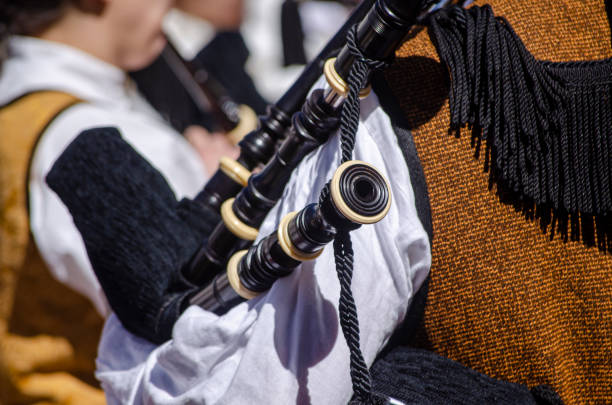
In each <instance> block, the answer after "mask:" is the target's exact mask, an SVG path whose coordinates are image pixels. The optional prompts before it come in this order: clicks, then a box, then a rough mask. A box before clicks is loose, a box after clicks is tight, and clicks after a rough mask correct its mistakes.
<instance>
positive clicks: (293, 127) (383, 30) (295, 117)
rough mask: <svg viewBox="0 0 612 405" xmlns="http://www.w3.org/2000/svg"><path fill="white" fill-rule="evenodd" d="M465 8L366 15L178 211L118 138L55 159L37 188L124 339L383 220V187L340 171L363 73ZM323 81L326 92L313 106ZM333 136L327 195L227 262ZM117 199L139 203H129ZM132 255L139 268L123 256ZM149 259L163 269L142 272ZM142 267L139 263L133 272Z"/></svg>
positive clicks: (215, 306) (368, 175)
mask: <svg viewBox="0 0 612 405" xmlns="http://www.w3.org/2000/svg"><path fill="white" fill-rule="evenodd" d="M461 3H463V2H457V1H449V0H441V1H437V2H431V1H430V2H425V3H423V2H416V1H415V2H405V1H399V0H378V1H376V2H374V1H372V0H366V1H364V2H362V3H361V4H360V5H359V6H358V7H356V8H355V10H354V11H353V13H352V15H351V16H350V17H349V18H348V20H347V21H346V22H345V24H344V25H343V26H342V27H341V28H340V29H339V31H338V33H337V34H336V35H334V37H333V38H332V39H331V40H330V41H329V43H328V44H327V45H326V46H325V47H324V48H323V50H322V51H321V52H320V53H319V55H318V56H317V57H316V58H315V59H314V60H313V61H312V62H310V63H309V64H308V65H307V66H306V67H305V69H304V70H303V72H302V74H301V75H300V76H299V77H298V79H297V80H296V82H295V83H294V84H293V85H292V86H291V88H290V89H289V90H288V91H287V92H286V93H285V94H284V95H283V96H282V97H281V98H280V100H279V101H278V102H277V103H276V104H274V105H273V106H271V107H270V108H269V109H268V112H267V114H266V115H264V116H263V117H261V118H260V126H259V128H258V129H256V130H255V131H252V132H251V133H249V134H248V135H246V136H245V137H244V139H242V141H240V143H239V147H240V156H239V157H238V159H237V160H236V161H233V160H231V159H222V161H221V162H220V167H219V169H218V170H217V172H216V173H215V174H214V175H213V176H212V177H211V179H210V180H209V181H208V183H207V184H206V185H205V187H204V188H203V189H202V191H201V192H199V193H198V194H197V195H196V196H195V198H194V199H193V200H183V201H181V202H179V203H177V202H176V201H175V199H173V198H172V197H171V191H169V190H168V188H167V184H165V181H164V180H163V178H160V177H159V176H158V174H156V173H154V172H155V170H154V169H153V168H151V167H148V166H149V165H148V163H147V162H146V161H144V160H143V159H141V158H139V157H138V156H136V153H135V152H134V151H133V150H131V148H130V147H129V145H127V144H126V143H125V142H123V141H122V140H121V139H120V137H119V136H118V133H117V131H116V130H113V129H109V128H107V129H94V130H90V131H86V132H85V133H83V134H81V135H80V136H79V137H78V138H77V139H76V140H75V141H74V142H73V143H72V144H71V145H70V146H69V147H68V148H67V149H66V151H65V152H64V153H63V154H62V156H61V157H60V158H59V159H58V161H57V162H56V164H55V165H54V167H53V169H52V170H51V172H50V173H49V175H48V177H47V182H48V183H49V185H50V186H51V187H52V188H53V189H54V191H55V192H56V193H57V194H58V195H59V196H60V198H61V199H62V200H63V201H64V203H65V204H66V205H67V206H68V208H69V210H70V211H71V214H72V215H73V218H74V220H75V224H76V225H77V228H78V229H79V231H80V232H81V234H82V235H83V236H84V239H85V243H86V247H87V249H88V254H89V256H90V259H91V260H92V264H93V267H94V270H95V271H96V274H97V276H98V278H99V280H100V282H101V285H102V287H103V289H104V291H105V293H106V295H107V298H108V299H109V303H110V305H111V307H112V308H113V310H114V311H115V312H116V313H117V316H118V317H119V319H121V320H122V322H123V323H124V326H125V327H126V328H127V329H128V330H130V331H132V332H133V333H136V334H137V335H139V336H143V337H145V338H147V339H149V340H152V341H155V342H161V341H164V340H166V339H167V338H168V337H169V336H170V330H171V326H172V325H173V324H174V321H175V320H176V318H177V317H178V316H179V315H180V313H181V312H182V311H183V310H184V309H185V308H186V307H187V306H188V305H189V304H197V305H201V306H203V308H205V309H209V310H215V311H216V312H219V313H220V312H223V311H226V310H227V309H229V308H230V307H231V305H230V304H231V303H235V301H236V300H242V299H248V298H251V297H253V296H254V295H256V294H258V293H261V292H263V291H265V290H266V289H267V288H269V286H270V285H271V284H272V283H273V282H274V280H276V279H277V278H279V277H282V276H284V275H287V274H289V273H290V272H291V270H292V269H293V268H295V267H296V266H297V265H298V264H299V262H301V261H304V260H310V259H313V258H315V257H316V255H317V252H319V251H320V249H321V248H322V246H324V245H325V244H327V243H329V242H330V241H331V240H333V239H334V237H335V235H336V234H337V233H342V234H344V231H345V230H350V229H355V228H356V227H358V226H359V225H360V224H367V223H373V222H376V221H378V220H380V219H381V218H382V217H383V216H384V214H385V212H386V211H387V210H388V209H389V204H390V192H389V189H388V185H387V183H386V180H384V178H382V176H381V175H380V174H379V173H378V172H377V171H376V169H375V168H373V167H371V166H368V165H367V164H364V163H361V162H352V163H348V162H349V161H350V158H351V154H352V147H353V145H354V135H355V131H356V127H357V119H358V116H359V97H364V96H367V94H368V93H369V91H370V89H369V86H368V82H369V80H370V76H371V73H372V71H373V70H374V69H376V68H381V67H383V66H385V65H386V64H387V63H389V62H390V61H391V59H392V58H393V55H394V52H395V50H396V49H397V47H398V46H399V45H400V44H401V43H402V41H403V39H404V37H405V36H406V35H407V33H408V31H409V30H410V29H411V28H412V27H414V26H415V25H416V24H418V23H419V22H421V21H422V20H423V19H424V18H426V17H427V16H428V15H429V14H430V13H432V12H433V11H436V10H438V9H440V8H443V7H446V6H450V5H455V4H461ZM347 38H348V39H347ZM339 48H340V50H339V51H338V49H339ZM332 54H337V56H336V57H333V58H332V57H330V56H331V55H332ZM321 71H323V73H324V76H325V79H326V85H325V87H324V88H323V89H316V90H314V91H312V92H311V93H309V92H310V88H311V87H312V85H313V84H314V82H315V81H316V80H317V79H318V78H319V76H320V74H321ZM300 107H301V109H300ZM338 127H340V132H341V133H342V138H343V145H342V148H343V158H342V163H343V165H342V166H341V167H340V168H339V169H338V172H337V174H336V176H334V179H332V181H331V183H330V186H329V187H328V188H329V189H330V190H331V191H330V190H328V191H327V192H328V193H329V195H328V196H327V197H326V198H321V201H320V202H319V204H318V205H315V206H309V207H306V208H304V209H303V210H302V211H300V212H299V213H298V214H297V215H295V216H291V217H290V218H286V220H284V221H283V223H282V224H281V226H280V227H279V229H278V232H277V233H276V234H275V235H271V236H269V237H266V238H264V239H262V241H260V243H258V244H257V245H255V246H251V248H250V249H249V250H248V253H246V254H245V253H244V252H240V253H238V254H237V255H234V256H232V255H233V254H234V253H235V252H237V251H239V250H242V249H245V248H248V246H249V245H251V243H252V242H253V241H254V240H255V239H256V237H257V235H258V229H257V228H258V227H259V225H260V224H261V223H262V221H263V219H264V218H265V216H266V214H267V213H268V211H269V210H270V209H271V208H272V207H273V206H274V205H275V204H276V202H277V201H278V200H279V198H280V197H281V195H282V193H283V190H284V187H285V185H286V184H287V181H288V180H289V178H290V176H291V173H292V171H293V169H294V168H295V167H296V166H297V165H298V164H299V162H300V161H301V160H302V159H303V158H304V157H305V156H306V155H308V154H309V153H310V152H312V151H313V150H314V149H316V148H317V147H319V146H321V145H322V144H324V143H325V142H326V141H327V139H328V138H329V137H330V135H331V134H332V133H334V132H336V131H337V130H338ZM100 134H106V135H109V136H106V137H103V136H99V135H100ZM351 137H352V138H351ZM264 163H265V165H264V166H263V167H262V168H261V169H260V170H259V171H258V172H257V173H255V174H252V170H253V169H254V168H256V167H258V166H261V165H262V164H264ZM77 173H78V175H77ZM143 179H147V180H146V181H144V180H143ZM99 196H104V197H103V198H102V199H100V197H99ZM126 196H132V197H133V196H139V198H138V199H137V200H135V199H132V200H129V202H128V200H127V199H126ZM94 213H95V214H94ZM219 214H220V217H221V220H219ZM152 216H153V217H155V220H153V219H152ZM112 223H115V224H116V225H114V227H113V226H111V225H110V224H112ZM132 227H133V228H134V229H132ZM137 235H141V237H140V239H139V237H138V236H137ZM164 240H165V242H164ZM170 241H171V242H170ZM202 241H204V243H202ZM161 242H164V243H161ZM128 246H129V247H131V248H132V249H136V250H138V251H139V252H141V253H139V254H142V255H143V256H144V257H145V258H144V259H141V258H140V257H137V254H136V253H135V252H129V253H128V252H126V251H125V250H126V247H128ZM119 252H121V254H120V253H119ZM151 252H157V253H156V254H157V255H158V256H160V257H163V258H164V260H162V261H158V262H157V263H155V264H153V263H151V262H152V261H153V259H152V257H153V256H155V254H153V256H151V255H152V253H151ZM123 254H125V256H123ZM146 256H149V257H148V258H147V257H146ZM241 256H243V257H241ZM230 258H232V260H230ZM139 260H142V262H143V263H138V264H133V262H135V261H139ZM228 261H229V262H230V265H229V267H228ZM126 263H128V264H129V265H126ZM144 263H147V264H146V265H145V264H144ZM139 266H142V268H139ZM126 268H127V269H132V271H128V272H126V271H125V269H126ZM144 269H146V271H148V274H144V273H143V271H144ZM143 283H145V284H146V283H149V284H150V285H149V288H140V289H139V292H138V293H137V298H136V300H135V301H136V307H141V306H142V307H143V308H138V312H139V314H141V315H139V316H136V315H134V314H133V312H134V310H135V309H136V308H135V307H134V305H135V302H134V291H133V289H134V288H135V286H137V285H139V286H141V287H142V286H143ZM142 314H149V316H147V315H144V316H142Z"/></svg>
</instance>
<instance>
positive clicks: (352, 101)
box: [319, 26, 387, 403]
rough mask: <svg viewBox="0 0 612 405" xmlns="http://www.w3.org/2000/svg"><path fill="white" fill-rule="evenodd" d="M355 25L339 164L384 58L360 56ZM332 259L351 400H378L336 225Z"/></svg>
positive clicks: (344, 238)
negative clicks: (369, 83) (371, 80)
mask: <svg viewBox="0 0 612 405" xmlns="http://www.w3.org/2000/svg"><path fill="white" fill-rule="evenodd" d="M356 34H357V26H353V28H352V29H351V30H350V31H349V33H348V35H347V39H346V40H347V47H348V49H349V51H350V53H351V55H352V56H354V57H355V59H356V62H355V63H354V64H353V65H352V67H351V70H350V73H349V76H348V78H347V85H348V87H349V92H348V96H347V99H346V101H345V102H344V104H343V106H342V113H341V116H340V142H341V146H340V147H341V149H342V159H341V161H340V164H342V163H345V162H348V161H349V160H351V159H352V157H353V149H354V147H355V137H356V135H357V128H358V126H359V114H360V103H359V91H360V90H361V89H362V88H363V87H364V86H365V85H366V83H367V80H368V77H370V73H371V72H372V71H374V70H377V69H381V68H384V67H385V66H386V65H387V62H385V61H378V60H372V59H368V58H366V57H364V55H363V54H362V52H361V51H360V50H359V48H358V47H357V44H356V42H355V37H356ZM328 194H329V183H327V184H326V185H325V187H323V189H322V190H321V194H320V197H319V203H320V204H321V203H322V202H323V201H324V200H326V199H327V198H328ZM333 246H334V259H335V261H336V272H337V273H338V280H339V281H340V302H339V311H340V326H341V328H342V333H343V335H344V338H345V339H346V344H347V345H348V348H349V351H350V356H351V358H350V359H351V360H350V361H351V364H350V368H351V381H352V384H353V392H354V401H357V403H359V402H365V403H376V402H380V401H377V399H376V398H374V395H373V393H372V379H371V377H370V372H369V370H368V365H367V364H366V362H365V359H364V357H363V353H362V352H361V347H360V344H359V319H358V318H357V307H356V305H355V299H354V298H353V292H352V291H351V280H352V278H353V244H352V242H351V236H350V233H349V230H348V229H346V228H340V229H339V230H338V233H337V234H336V238H335V239H334V244H333Z"/></svg>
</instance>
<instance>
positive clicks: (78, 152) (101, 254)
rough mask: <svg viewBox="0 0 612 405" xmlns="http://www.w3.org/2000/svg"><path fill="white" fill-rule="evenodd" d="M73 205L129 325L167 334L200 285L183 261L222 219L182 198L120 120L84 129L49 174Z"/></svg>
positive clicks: (156, 338)
mask: <svg viewBox="0 0 612 405" xmlns="http://www.w3.org/2000/svg"><path fill="white" fill-rule="evenodd" d="M46 180H47V183H48V184H49V186H50V187H51V188H52V189H53V191H55V192H56V193H57V194H58V195H59V197H60V198H61V199H62V201H63V202H64V204H66V206H67V207H68V209H69V211H70V213H71V214H72V217H73V219H74V223H75V224H76V227H77V228H78V230H79V232H80V233H81V235H82V236H83V239H84V241H85V247H86V249H87V254H88V255H89V259H90V261H91V264H92V265H93V269H94V271H95V273H96V276H97V277H98V280H99V281H100V284H101V285H102V288H103V289H104V292H105V294H106V297H107V298H108V301H109V304H110V306H111V308H112V309H113V311H115V313H116V314H117V316H118V317H119V319H120V320H121V322H122V323H123V325H124V327H125V328H126V329H127V330H129V331H130V332H132V333H134V334H136V335H138V336H140V337H143V338H145V339H148V340H150V341H152V342H155V343H161V342H164V341H166V340H167V339H168V338H169V337H170V334H171V331H172V326H173V325H174V322H175V321H176V319H177V318H178V316H179V315H180V313H181V311H182V310H183V309H184V308H183V306H184V305H185V304H186V302H187V298H188V297H189V296H190V294H191V293H193V292H194V290H195V287H194V286H193V285H191V284H190V283H189V282H187V281H186V280H185V279H183V277H182V276H181V269H182V268H183V266H184V265H185V264H186V263H187V262H188V261H189V259H190V258H191V256H192V255H193V254H194V253H195V251H196V250H197V248H198V247H199V246H200V245H201V244H202V243H203V241H204V240H205V238H206V237H207V236H208V234H209V232H210V231H211V230H212V228H213V226H214V225H215V224H216V223H217V222H218V221H219V217H218V215H217V214H215V213H212V212H210V211H209V210H207V209H205V208H204V207H203V206H201V205H200V204H199V203H197V202H194V201H191V200H188V199H183V200H182V201H180V202H177V200H176V197H175V196H174V193H173V192H172V190H171V189H170V187H169V186H168V184H167V182H166V180H165V179H164V178H163V176H162V175H161V174H160V173H159V172H158V171H157V170H156V169H154V168H153V167H152V166H151V165H150V164H149V163H148V162H147V161H146V160H145V159H144V158H142V157H141V156H140V155H139V154H138V153H137V152H136V151H134V149H132V147H131V146H130V145H128V144H127V143H126V142H125V141H124V140H123V139H122V138H121V136H120V134H119V132H118V131H117V129H115V128H97V129H92V130H88V131H85V132H83V133H81V134H80V135H79V136H78V137H77V138H76V139H75V140H74V141H73V142H72V143H71V144H70V145H69V146H68V148H67V149H66V150H65V151H64V152H63V153H62V155H61V156H60V157H59V159H58V160H57V161H56V162H55V164H54V165H53V168H52V169H51V171H50V172H49V174H48V175H47V179H46Z"/></svg>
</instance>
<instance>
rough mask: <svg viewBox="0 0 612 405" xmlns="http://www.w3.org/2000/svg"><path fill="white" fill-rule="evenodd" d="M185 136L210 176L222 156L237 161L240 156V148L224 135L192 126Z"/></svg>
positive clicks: (188, 128) (186, 130)
mask: <svg viewBox="0 0 612 405" xmlns="http://www.w3.org/2000/svg"><path fill="white" fill-rule="evenodd" d="M183 135H184V136H185V138H186V139H187V140H188V141H189V143H190V144H191V146H193V147H194V148H195V150H196V151H197V152H198V153H199V155H200V157H201V158H202V161H203V162H204V167H205V168H206V172H207V173H208V174H209V175H212V174H213V173H214V172H215V171H216V170H217V168H218V167H219V159H221V157H222V156H228V157H231V158H232V159H236V158H237V157H238V155H239V154H240V148H238V147H237V146H235V145H233V144H232V143H231V142H230V141H229V140H228V138H227V136H225V134H223V133H219V132H213V133H210V132H208V131H207V130H206V129H204V128H202V127H200V126H196V125H192V126H190V127H187V129H185V132H184V133H183Z"/></svg>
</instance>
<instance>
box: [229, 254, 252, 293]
mask: <svg viewBox="0 0 612 405" xmlns="http://www.w3.org/2000/svg"><path fill="white" fill-rule="evenodd" d="M246 254H247V250H246V249H245V250H239V251H238V252H236V253H234V254H233V255H232V257H230V259H229V262H227V280H228V281H229V283H230V285H231V286H232V288H233V289H234V291H236V294H238V295H240V296H241V297H242V298H244V299H245V300H250V299H251V298H255V297H257V296H258V295H259V294H260V293H258V292H256V291H251V290H249V289H248V288H246V287H245V286H244V285H243V284H242V281H240V276H239V275H238V265H239V264H240V261H241V260H242V258H243V257H244V255H246Z"/></svg>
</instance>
